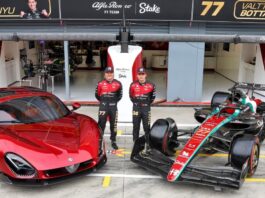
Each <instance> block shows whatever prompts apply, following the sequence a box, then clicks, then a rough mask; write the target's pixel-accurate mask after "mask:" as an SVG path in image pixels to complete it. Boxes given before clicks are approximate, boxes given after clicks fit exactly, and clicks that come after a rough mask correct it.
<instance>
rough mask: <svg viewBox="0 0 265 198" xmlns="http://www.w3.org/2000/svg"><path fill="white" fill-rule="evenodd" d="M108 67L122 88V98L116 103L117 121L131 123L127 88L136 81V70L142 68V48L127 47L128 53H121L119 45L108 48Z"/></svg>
mask: <svg viewBox="0 0 265 198" xmlns="http://www.w3.org/2000/svg"><path fill="white" fill-rule="evenodd" d="M108 66H113V68H114V78H115V79H117V80H119V81H120V82H121V84H122V88H123V97H122V99H121V101H120V102H119V103H118V112H119V115H118V121H119V122H132V103H131V100H130V97H129V88H130V84H131V83H132V82H133V81H134V80H136V75H137V69H138V68H139V67H141V66H142V47H140V46H132V45H129V47H128V53H121V46H120V45H115V46H111V47H109V48H108Z"/></svg>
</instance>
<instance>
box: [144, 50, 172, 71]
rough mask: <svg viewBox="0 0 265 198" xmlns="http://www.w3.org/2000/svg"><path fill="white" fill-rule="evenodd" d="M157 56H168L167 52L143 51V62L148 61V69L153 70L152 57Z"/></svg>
mask: <svg viewBox="0 0 265 198" xmlns="http://www.w3.org/2000/svg"><path fill="white" fill-rule="evenodd" d="M155 55H165V56H167V55H168V51H167V50H143V60H144V59H146V67H147V68H151V66H152V56H155Z"/></svg>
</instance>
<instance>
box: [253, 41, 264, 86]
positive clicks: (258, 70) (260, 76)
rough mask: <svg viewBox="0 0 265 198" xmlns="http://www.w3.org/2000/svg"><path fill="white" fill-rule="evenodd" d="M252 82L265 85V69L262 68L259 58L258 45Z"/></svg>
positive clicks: (261, 61) (260, 58) (260, 57)
mask: <svg viewBox="0 0 265 198" xmlns="http://www.w3.org/2000/svg"><path fill="white" fill-rule="evenodd" d="M254 82H255V83H258V84H265V68H264V65H263V60H262V56H261V50H260V45H258V46H257V56H256V65H255V73H254Z"/></svg>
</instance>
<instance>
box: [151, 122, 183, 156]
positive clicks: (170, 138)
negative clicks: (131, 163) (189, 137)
mask: <svg viewBox="0 0 265 198" xmlns="http://www.w3.org/2000/svg"><path fill="white" fill-rule="evenodd" d="M177 131H178V130H177V126H176V123H175V121H174V120H173V119H171V118H167V119H158V120H156V121H155V123H154V124H153V126H152V128H151V130H150V144H151V146H152V147H153V148H155V149H157V150H159V151H160V152H162V153H164V154H166V155H169V156H173V155H174V154H175V149H176V148H177V147H178V146H179V143H178V140H177Z"/></svg>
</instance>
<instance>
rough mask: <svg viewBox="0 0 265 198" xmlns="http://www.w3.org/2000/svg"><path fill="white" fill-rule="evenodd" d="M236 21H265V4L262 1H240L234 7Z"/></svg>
mask: <svg viewBox="0 0 265 198" xmlns="http://www.w3.org/2000/svg"><path fill="white" fill-rule="evenodd" d="M234 17H235V18H236V19H254V20H265V2H264V1H262V0H238V1H237V2H236V3H235V6H234Z"/></svg>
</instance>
